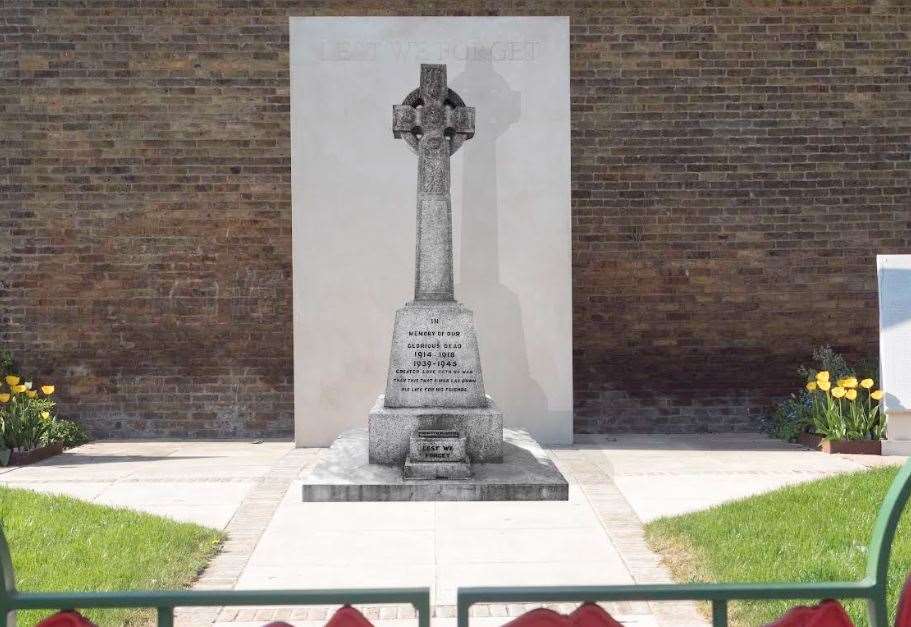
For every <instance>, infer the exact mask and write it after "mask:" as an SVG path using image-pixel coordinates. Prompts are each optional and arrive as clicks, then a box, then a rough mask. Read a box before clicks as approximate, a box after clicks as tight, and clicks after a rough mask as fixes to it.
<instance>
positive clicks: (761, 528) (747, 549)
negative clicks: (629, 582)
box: [646, 468, 911, 626]
mask: <svg viewBox="0 0 911 627" xmlns="http://www.w3.org/2000/svg"><path fill="white" fill-rule="evenodd" d="M895 473H896V469H895V468H880V469H877V470H873V471H867V472H859V473H853V474H846V475H839V476H836V477H830V478H827V479H822V480H819V481H812V482H808V483H804V484H801V485H797V486H792V487H788V488H783V489H780V490H776V491H774V492H770V493H767V494H762V495H759V496H755V497H751V498H748V499H744V500H741V501H735V502H732V503H726V504H724V505H720V506H717V507H713V508H711V509H708V510H705V511H702V512H696V513H694V514H686V515H683V516H677V517H674V518H662V519H659V520H657V521H655V522H653V523H650V524H649V525H648V526H647V527H646V538H647V540H648V542H649V544H650V545H651V546H652V548H654V549H656V550H658V551H659V552H661V553H662V555H663V557H664V558H665V560H666V561H667V562H668V563H669V564H670V566H671V570H672V571H673V574H674V578H675V579H676V580H677V581H680V582H694V581H702V582H717V583H733V582H773V581H774V582H781V581H785V582H818V581H856V580H858V579H860V578H861V577H862V576H863V574H864V566H865V563H866V558H867V550H866V549H867V544H868V542H869V540H870V535H871V533H872V530H873V521H874V519H875V517H876V514H877V512H878V510H879V507H880V504H881V503H882V501H883V497H884V496H885V494H886V490H887V489H888V487H889V484H890V483H891V482H892V480H893V479H894V478H895ZM909 570H911V519H909V516H908V515H907V513H906V514H905V515H904V516H902V519H901V521H900V523H899V527H898V532H897V534H896V536H895V542H894V544H893V553H892V559H891V560H890V565H889V573H888V590H889V611H890V612H892V613H893V616H894V612H895V608H896V604H897V599H898V595H899V593H900V591H901V589H902V585H903V583H904V580H905V577H906V576H907V574H908V572H909ZM794 604H795V603H794V602H793V601H762V602H736V603H734V604H733V605H732V615H733V619H734V623H735V624H737V625H765V624H767V623H770V622H772V621H773V620H774V619H775V618H777V617H778V616H781V615H782V614H783V613H784V612H785V611H786V610H787V609H788V608H789V607H791V606H793V605H794ZM844 604H845V607H846V609H847V610H848V613H849V614H850V615H851V618H852V619H853V620H854V624H855V625H858V626H861V625H868V624H869V622H868V620H867V616H866V605H865V604H864V602H863V601H859V600H848V601H845V602H844ZM889 624H891V621H890V623H889Z"/></svg>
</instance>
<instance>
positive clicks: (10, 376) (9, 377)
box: [6, 374, 19, 387]
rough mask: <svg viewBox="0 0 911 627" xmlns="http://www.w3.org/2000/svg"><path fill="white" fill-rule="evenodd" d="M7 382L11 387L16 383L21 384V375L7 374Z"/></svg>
mask: <svg viewBox="0 0 911 627" xmlns="http://www.w3.org/2000/svg"><path fill="white" fill-rule="evenodd" d="M6 384H7V385H8V386H10V387H12V386H14V385H19V377H17V376H16V375H14V374H8V375H6Z"/></svg>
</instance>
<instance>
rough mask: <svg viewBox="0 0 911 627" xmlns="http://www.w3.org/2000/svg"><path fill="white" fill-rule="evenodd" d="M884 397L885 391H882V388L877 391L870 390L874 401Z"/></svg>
mask: <svg viewBox="0 0 911 627" xmlns="http://www.w3.org/2000/svg"><path fill="white" fill-rule="evenodd" d="M882 397H883V391H882V390H876V391H875V392H870V398H872V399H873V400H874V401H878V400H880V399H881V398H882Z"/></svg>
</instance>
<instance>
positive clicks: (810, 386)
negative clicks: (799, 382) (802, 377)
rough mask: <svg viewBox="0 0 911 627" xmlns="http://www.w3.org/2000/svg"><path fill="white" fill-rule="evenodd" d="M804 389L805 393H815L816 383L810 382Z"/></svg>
mask: <svg viewBox="0 0 911 627" xmlns="http://www.w3.org/2000/svg"><path fill="white" fill-rule="evenodd" d="M804 387H806V388H807V392H815V391H816V381H810V382H809V383H807V384H806V386H804Z"/></svg>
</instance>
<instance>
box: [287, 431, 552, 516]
mask: <svg viewBox="0 0 911 627" xmlns="http://www.w3.org/2000/svg"><path fill="white" fill-rule="evenodd" d="M368 449H369V445H368V434H367V429H363V428H362V429H353V430H351V431H346V432H345V433H342V434H341V435H340V436H338V438H336V440H335V442H334V443H333V444H332V446H331V447H330V448H329V449H328V450H327V451H325V452H324V453H323V456H322V458H321V459H320V461H319V462H318V463H317V464H316V466H315V467H314V468H313V470H311V471H310V473H309V475H307V476H306V477H304V481H303V489H302V492H303V494H302V496H303V500H304V501H305V502H326V501H332V502H334V501H565V500H567V499H568V498H569V485H568V484H567V482H566V479H565V478H564V477H563V475H562V474H561V473H560V471H559V470H557V467H556V466H555V465H554V463H553V461H551V459H550V458H549V457H548V456H547V453H545V451H544V449H542V448H541V446H540V445H539V444H538V443H537V442H536V441H535V440H534V438H532V437H531V436H530V435H529V434H528V433H527V432H526V431H519V430H512V429H504V430H503V457H502V459H503V461H502V462H501V463H475V460H474V458H472V459H471V477H469V478H468V479H436V480H435V479H406V478H404V477H403V476H402V466H398V465H396V466H390V465H383V464H371V463H369V458H368V455H369V451H368Z"/></svg>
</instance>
